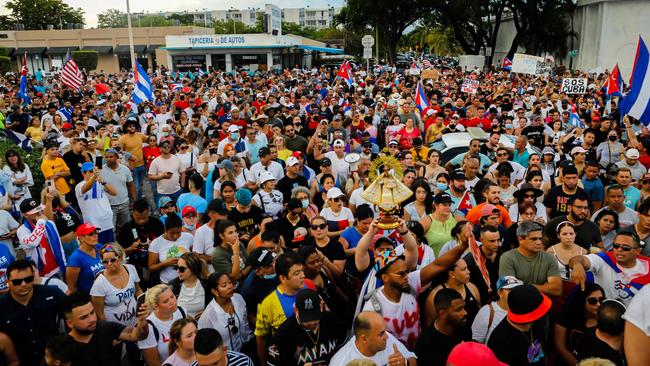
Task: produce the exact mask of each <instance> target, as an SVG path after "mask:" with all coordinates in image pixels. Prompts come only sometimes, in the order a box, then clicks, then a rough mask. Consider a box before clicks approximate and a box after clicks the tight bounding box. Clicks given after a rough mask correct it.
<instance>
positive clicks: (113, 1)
mask: <svg viewBox="0 0 650 366" xmlns="http://www.w3.org/2000/svg"><path fill="white" fill-rule="evenodd" d="M64 2H65V3H66V4H68V5H70V6H72V7H74V8H82V9H83V10H84V11H85V17H86V26H87V27H95V26H96V25H97V14H98V13H101V12H103V11H106V10H108V9H118V10H121V11H126V0H103V1H89V0H64ZM267 3H269V4H275V5H277V6H279V7H282V8H298V7H306V6H307V5H309V6H310V7H312V8H320V7H327V6H328V5H329V6H342V5H343V3H344V0H275V1H272V0H271V1H269V0H266V1H265V0H183V1H178V0H172V1H168V2H164V3H163V4H164V5H162V6H161V2H160V0H131V1H130V7H131V11H132V12H146V11H148V12H150V13H156V12H159V11H183V10H188V11H194V10H200V9H203V8H206V9H208V10H215V9H228V8H230V7H234V8H236V9H246V8H248V7H254V8H264V4H267ZM3 10H5V11H6V9H2V8H0V14H1V13H3Z"/></svg>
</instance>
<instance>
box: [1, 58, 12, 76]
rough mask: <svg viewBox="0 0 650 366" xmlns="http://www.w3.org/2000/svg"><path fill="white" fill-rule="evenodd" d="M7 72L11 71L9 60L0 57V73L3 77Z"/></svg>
mask: <svg viewBox="0 0 650 366" xmlns="http://www.w3.org/2000/svg"><path fill="white" fill-rule="evenodd" d="M9 71H11V58H9V57H7V56H0V73H2V74H3V75H4V73H6V72H9Z"/></svg>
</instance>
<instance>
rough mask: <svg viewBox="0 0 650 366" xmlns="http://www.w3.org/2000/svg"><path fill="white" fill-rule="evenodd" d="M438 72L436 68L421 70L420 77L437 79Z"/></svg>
mask: <svg viewBox="0 0 650 366" xmlns="http://www.w3.org/2000/svg"><path fill="white" fill-rule="evenodd" d="M438 77H439V73H438V70H436V69H431V70H422V79H433V80H438Z"/></svg>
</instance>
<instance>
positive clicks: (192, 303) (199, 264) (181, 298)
mask: <svg viewBox="0 0 650 366" xmlns="http://www.w3.org/2000/svg"><path fill="white" fill-rule="evenodd" d="M174 269H176V271H177V272H178V277H176V278H175V279H173V280H172V281H171V282H170V283H169V286H171V287H172V291H173V292H174V295H176V297H177V301H176V302H177V304H178V306H181V307H182V308H183V309H184V310H185V311H186V312H187V314H188V315H189V316H192V317H195V318H198V317H199V316H200V314H201V313H202V312H203V309H205V307H206V306H207V305H208V303H209V302H210V300H211V296H210V290H209V289H208V287H207V285H206V284H205V280H206V279H207V278H208V275H209V273H208V265H207V263H205V261H203V260H202V259H201V257H199V255H198V254H196V253H194V252H189V253H183V255H181V257H180V258H178V263H176V265H175V266H174Z"/></svg>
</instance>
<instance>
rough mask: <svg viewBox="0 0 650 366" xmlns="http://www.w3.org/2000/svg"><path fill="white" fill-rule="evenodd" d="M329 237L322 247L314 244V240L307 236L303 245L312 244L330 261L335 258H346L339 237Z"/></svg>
mask: <svg viewBox="0 0 650 366" xmlns="http://www.w3.org/2000/svg"><path fill="white" fill-rule="evenodd" d="M329 239H330V242H329V243H327V245H325V246H324V247H320V246H318V245H316V241H315V240H314V238H312V237H310V238H308V239H307V240H306V241H305V245H312V246H314V247H316V248H317V249H318V250H320V252H321V253H323V255H324V256H325V257H327V259H329V260H330V261H332V262H333V261H336V260H345V259H346V257H345V250H344V249H343V245H341V243H340V242H339V237H338V236H335V237H331V238H329Z"/></svg>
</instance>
